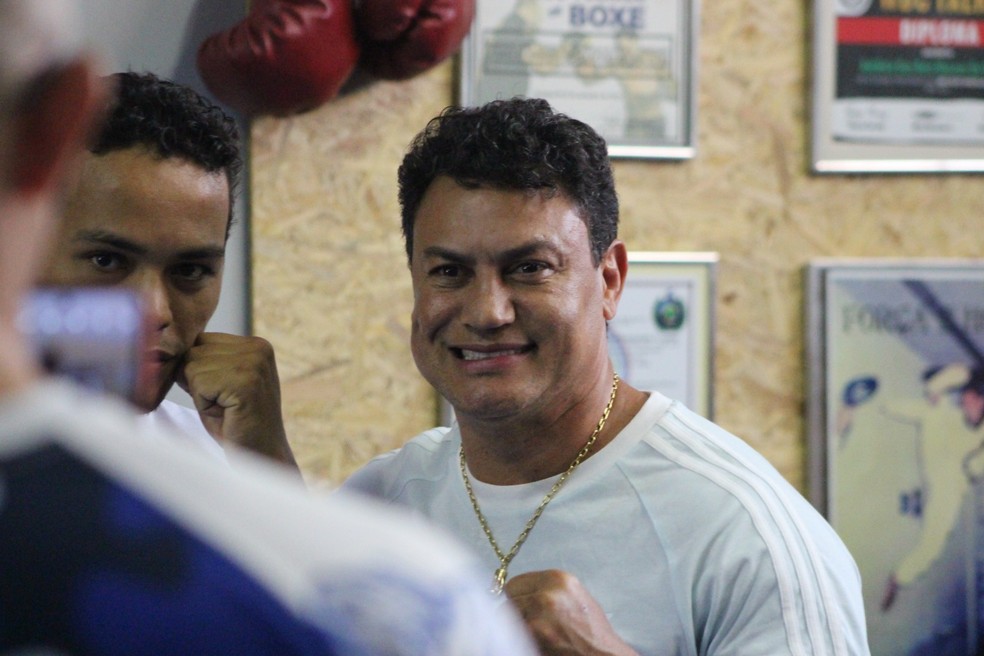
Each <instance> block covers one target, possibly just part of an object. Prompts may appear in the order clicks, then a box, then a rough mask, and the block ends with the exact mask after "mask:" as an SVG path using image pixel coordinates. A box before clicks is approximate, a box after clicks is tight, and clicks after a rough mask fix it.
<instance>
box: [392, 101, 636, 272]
mask: <svg viewBox="0 0 984 656" xmlns="http://www.w3.org/2000/svg"><path fill="white" fill-rule="evenodd" d="M442 175H445V176H448V177H450V178H452V179H453V180H454V181H455V182H457V183H458V184H460V185H462V186H465V187H469V188H475V187H481V186H487V187H492V188H495V189H515V190H525V191H537V192H545V193H548V194H557V193H562V194H563V195H565V196H566V197H567V198H568V199H570V200H571V201H572V202H573V203H574V205H575V207H577V209H578V211H579V213H580V215H581V219H582V220H583V221H584V222H585V225H587V227H588V235H589V238H590V240H591V253H592V256H593V258H594V262H595V263H596V264H597V263H599V262H600V261H601V257H602V256H603V255H604V253H605V251H606V250H607V249H608V247H609V246H610V245H611V243H612V241H614V239H615V237H616V236H617V234H618V196H617V194H616V193H615V181H614V177H613V175H612V169H611V162H610V161H609V159H608V148H607V145H606V144H605V140H604V139H603V138H602V137H601V136H600V135H599V134H598V133H597V132H595V131H594V129H592V128H591V127H590V126H588V125H586V124H585V123H582V122H581V121H578V120H577V119H574V118H571V117H569V116H567V115H565V114H561V113H556V112H554V110H553V108H552V107H551V106H550V104H549V103H548V102H547V101H546V100H542V99H538V98H521V97H516V98H512V99H510V100H493V101H492V102H489V103H487V104H485V105H483V106H481V107H466V108H462V107H448V108H447V109H445V110H444V111H443V112H441V114H440V115H439V116H437V117H435V118H433V119H431V121H430V122H429V123H428V124H427V126H426V127H425V128H424V129H423V130H422V131H421V132H420V133H419V134H418V135H417V136H416V137H414V139H413V141H412V142H411V144H410V149H409V151H408V152H407V154H406V156H405V157H404V158H403V163H402V164H401V165H400V169H399V173H398V180H399V185H400V206H401V210H402V220H403V237H404V240H405V241H406V249H407V258H408V260H412V258H413V224H414V219H415V218H416V214H417V210H418V209H419V207H420V202H421V200H422V199H423V197H424V194H425V193H426V192H427V188H428V187H429V186H430V184H431V182H433V181H434V179H435V178H436V177H438V176H442Z"/></svg>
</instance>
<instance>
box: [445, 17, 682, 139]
mask: <svg viewBox="0 0 984 656" xmlns="http://www.w3.org/2000/svg"><path fill="white" fill-rule="evenodd" d="M697 29H698V19H697V2H696V0H607V1H606V2H604V3H601V2H594V3H585V2H574V1H571V0H496V1H495V2H479V3H476V7H475V19H474V21H473V23H472V26H471V31H470V32H469V34H468V37H467V38H466V39H465V42H464V44H463V45H462V50H461V71H460V80H459V82H460V84H459V102H460V104H461V105H465V106H468V105H480V104H482V103H485V102H487V101H489V100H494V99H496V98H511V97H513V96H528V97H540V98H545V99H547V100H548V101H550V104H551V105H552V106H553V107H554V109H556V110H558V111H560V112H563V113H565V114H568V115H570V116H573V117H575V118H578V119H580V120H582V121H584V122H585V123H587V124H589V125H591V126H592V127H593V128H594V129H595V130H597V131H598V133H599V134H601V135H602V136H603V137H604V138H605V140H606V141H607V142H608V150H609V154H610V156H612V157H638V158H666V159H687V158H690V157H693V155H694V151H695V146H694V143H695V135H696V127H695V104H696V102H695V98H696V61H697V59H696V52H695V50H696V45H695V44H696V42H697Z"/></svg>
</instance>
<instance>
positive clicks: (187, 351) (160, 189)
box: [42, 72, 297, 468]
mask: <svg viewBox="0 0 984 656" xmlns="http://www.w3.org/2000/svg"><path fill="white" fill-rule="evenodd" d="M107 82H108V86H109V87H110V88H111V89H112V95H111V96H110V100H109V103H108V104H109V107H108V109H107V110H106V111H105V113H104V115H105V118H104V120H103V121H102V123H101V124H100V127H99V129H98V131H97V133H96V134H95V136H94V138H93V139H92V140H91V141H90V143H89V145H88V149H87V152H86V153H85V155H84V156H83V158H82V162H81V171H80V174H79V176H78V181H77V183H76V184H74V185H73V186H72V187H71V188H70V189H69V194H68V202H67V204H66V206H65V211H64V216H63V218H62V221H61V223H60V224H59V229H58V233H57V235H56V237H55V240H54V247H53V248H52V249H51V252H50V254H49V256H48V257H47V258H46V260H47V265H46V267H45V270H44V272H43V273H42V281H43V283H44V284H46V285H59V286H60V285H68V286H98V287H119V288H127V289H131V290H133V291H135V292H137V293H139V294H140V296H141V297H142V298H143V299H144V300H145V303H146V311H147V313H148V315H149V319H150V321H151V324H152V326H151V327H152V329H153V335H152V340H151V342H152V343H151V348H150V358H151V359H152V362H150V363H149V365H150V366H151V367H152V368H153V379H154V383H153V385H151V386H148V387H147V389H146V393H144V394H143V395H142V396H141V397H139V398H137V399H136V402H137V404H138V405H139V406H140V407H141V409H142V410H144V411H145V413H146V414H145V415H144V419H143V420H142V421H143V422H144V423H145V424H148V425H155V426H161V427H164V428H166V429H167V430H168V431H169V432H172V433H175V434H180V435H186V436H188V437H190V438H191V439H192V440H194V441H195V442H197V443H198V444H199V446H201V447H203V448H204V449H205V450H207V451H209V452H211V453H212V454H213V455H215V456H216V457H218V458H222V457H223V455H222V447H221V446H220V445H222V444H227V443H234V444H238V445H240V446H245V447H246V448H249V449H251V450H253V451H256V452H258V453H261V454H263V455H267V456H270V457H271V458H273V459H274V460H277V461H280V462H283V463H285V464H287V465H289V466H291V467H293V468H296V467H297V465H296V463H295V460H294V455H293V452H292V451H291V448H290V444H289V443H288V441H287V435H286V432H285V430H284V423H283V415H282V413H281V407H280V381H279V377H278V375H277V365H276V361H275V358H274V352H273V348H272V347H271V346H270V343H269V342H267V341H266V340H264V339H262V338H260V337H256V336H241V335H232V334H225V333H216V332H206V331H205V327H206V324H207V323H208V321H209V320H210V319H211V318H212V315H213V314H214V313H215V309H216V307H217V305H218V302H219V293H220V291H221V287H222V273H223V264H224V261H225V250H226V244H227V241H228V237H229V232H230V230H231V228H232V225H233V197H234V192H235V189H236V186H237V185H238V182H239V176H240V173H241V171H242V167H243V162H242V156H241V154H240V143H239V131H238V129H237V127H236V124H235V122H234V121H233V119H232V118H231V117H230V116H229V115H227V114H226V113H225V112H224V111H222V109H221V108H220V107H218V106H217V105H215V104H213V103H212V102H210V101H209V100H208V99H206V98H205V97H203V96H201V95H200V94H198V93H197V92H196V91H194V90H193V89H191V88H189V87H187V86H184V85H181V84H177V83H175V82H171V81H169V80H165V79H161V78H159V77H157V76H156V75H154V74H152V73H133V72H126V73H117V74H114V75H112V76H109V77H108V79H107ZM175 382H177V383H178V385H180V386H181V387H182V388H183V389H184V390H185V391H186V392H188V394H189V396H190V397H191V399H192V401H193V402H194V405H195V408H194V409H192V408H188V407H185V406H183V405H181V404H179V403H175V402H174V401H171V400H169V399H167V398H165V397H166V395H167V393H168V391H170V389H171V387H172V386H173V385H174V384H175ZM175 429H180V433H178V432H177V431H175Z"/></svg>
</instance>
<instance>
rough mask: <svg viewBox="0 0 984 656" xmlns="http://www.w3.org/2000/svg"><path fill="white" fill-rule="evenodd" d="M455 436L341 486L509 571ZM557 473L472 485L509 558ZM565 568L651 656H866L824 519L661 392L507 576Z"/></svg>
mask: <svg viewBox="0 0 984 656" xmlns="http://www.w3.org/2000/svg"><path fill="white" fill-rule="evenodd" d="M460 445H461V434H460V432H459V431H458V428H457V427H456V426H455V427H452V428H451V429H448V428H439V429H432V430H430V431H427V432H425V433H422V434H421V435H418V436H417V437H415V438H414V439H413V440H411V441H410V442H409V443H407V444H406V445H405V446H404V447H403V448H402V449H399V450H398V451H394V452H392V453H389V454H385V455H382V456H379V457H378V458H376V459H374V460H372V461H371V462H370V463H368V464H367V465H366V466H365V467H364V468H363V469H361V470H360V471H358V472H356V473H355V474H354V475H353V476H352V477H351V478H350V479H349V480H348V481H346V483H345V484H344V485H343V489H348V490H359V491H362V492H367V493H369V494H371V495H374V496H376V497H379V498H382V499H385V500H389V501H391V502H393V503H395V504H400V505H404V506H408V507H410V508H413V509H416V510H417V511H419V513H420V514H422V515H424V516H425V517H427V518H429V519H431V520H433V521H436V522H437V523H439V524H441V525H442V526H445V527H447V528H448V529H449V530H450V531H451V532H452V533H454V534H455V535H457V536H458V538H459V539H461V540H462V541H464V542H465V544H466V545H470V547H471V549H472V551H473V552H474V553H475V554H476V555H477V556H478V557H479V558H480V560H481V561H482V562H483V563H484V567H485V572H486V576H487V577H488V579H489V581H491V579H492V573H493V571H494V570H495V569H496V568H497V567H498V566H499V561H498V559H497V558H496V557H495V555H494V553H493V551H492V548H491V546H490V545H489V542H488V539H487V537H486V536H485V534H484V532H483V531H482V528H481V526H480V524H479V522H478V520H477V519H476V516H475V513H474V510H473V508H472V506H471V503H470V501H469V499H468V496H467V494H466V491H465V488H464V484H463V482H462V480H461V472H460V468H459V463H458V451H459V448H460ZM555 480H556V478H551V479H547V480H543V481H537V482H534V483H530V484H526V485H511V486H496V485H489V484H484V483H482V482H480V481H477V480H475V479H474V478H472V479H471V484H472V487H473V488H474V491H475V495H476V497H477V498H478V501H479V503H480V505H481V510H482V512H483V513H484V515H485V517H486V519H487V520H488V523H489V525H490V527H491V529H492V533H493V535H494V536H495V538H496V541H497V542H498V544H499V547H500V549H502V550H503V551H508V550H509V548H510V547H511V546H512V544H513V542H514V541H515V540H516V538H517V536H518V535H519V534H520V532H521V531H522V530H523V527H524V525H525V523H526V522H527V520H528V519H529V518H530V516H531V515H532V514H533V512H534V510H535V509H536V508H537V506H538V505H539V503H540V501H541V499H543V497H544V495H545V494H546V493H547V492H548V491H549V490H550V488H551V486H552V485H553V483H554V481H555ZM544 569H562V570H566V571H568V572H570V573H572V574H574V575H575V576H577V577H578V579H579V580H580V581H581V582H582V584H584V586H585V588H586V589H587V590H588V592H590V593H591V594H592V595H593V596H594V597H595V599H597V600H598V602H599V604H600V605H601V607H602V608H603V609H605V611H606V613H607V615H608V617H609V620H610V621H611V623H612V625H613V627H614V628H615V630H616V632H617V633H618V634H619V635H620V636H621V637H622V639H623V640H625V641H626V642H628V643H629V644H630V645H631V646H632V647H634V648H635V649H636V650H637V651H638V652H639V653H640V654H643V655H656V654H659V655H661V656H663V655H688V656H691V655H695V654H702V655H705V656H722V655H729V656H754V655H762V656H782V655H784V654H795V655H800V656H823V655H825V654H850V655H855V654H868V653H869V652H868V645H867V635H866V628H865V619H864V608H863V605H862V600H861V581H860V576H859V574H858V570H857V567H856V565H855V563H854V560H853V559H852V557H851V555H850V554H849V553H848V552H847V549H846V548H845V547H844V544H843V543H842V542H841V540H840V539H839V538H838V536H837V535H836V534H835V533H834V531H833V529H832V528H831V527H830V525H829V524H828V523H827V522H826V521H825V520H824V519H823V517H821V516H820V515H819V514H818V513H817V512H816V511H815V510H814V509H813V507H812V506H811V505H810V504H809V503H808V502H807V501H806V500H805V499H804V498H803V497H802V495H800V494H799V493H798V492H797V491H796V490H795V489H794V488H793V487H792V486H790V485H789V484H788V483H787V482H786V481H785V479H783V477H782V476H781V475H780V474H779V472H778V471H776V470H775V468H774V467H772V466H771V465H770V464H769V463H768V462H767V461H766V460H765V459H764V458H763V457H762V456H761V455H760V454H758V453H757V452H755V451H754V450H753V449H752V448H751V447H749V446H748V445H747V444H745V443H744V442H742V441H741V440H740V439H738V438H737V437H735V436H734V435H731V434H730V433H728V432H727V431H725V430H724V429H722V428H720V427H719V426H717V425H715V424H713V423H711V422H710V421H708V420H706V419H704V418H702V417H700V416H698V415H697V414H695V413H693V412H691V411H690V410H688V409H687V408H685V407H684V406H682V405H681V404H679V403H675V402H671V401H670V400H669V399H667V398H666V397H664V396H662V395H660V394H658V393H652V394H651V395H650V398H649V400H648V401H647V402H646V404H645V405H644V406H643V408H642V409H641V410H640V412H639V413H638V414H637V415H636V416H635V417H634V418H633V419H632V421H631V422H630V423H629V424H628V425H627V426H626V427H625V428H624V429H623V430H622V431H621V432H620V433H619V434H618V435H617V436H616V437H615V439H614V440H613V441H612V442H610V443H609V444H608V445H607V446H605V448H603V449H602V450H601V451H599V452H598V453H596V454H595V455H593V456H591V457H590V458H588V459H587V460H585V461H584V462H583V463H582V464H581V466H580V467H579V468H578V469H577V470H576V471H575V472H574V473H573V474H572V475H571V477H570V478H569V479H568V481H567V483H566V485H565V486H564V487H563V488H562V489H561V490H560V492H559V493H558V494H557V496H556V497H555V498H554V499H553V501H551V502H550V504H549V505H548V506H547V507H546V509H545V510H544V512H543V514H542V516H541V517H540V520H539V521H538V523H537V524H536V525H535V526H534V528H533V530H532V532H531V533H530V534H529V537H528V539H527V540H526V542H525V544H523V546H522V547H521V549H520V550H519V552H518V554H517V555H516V557H515V559H514V560H513V561H512V564H511V566H510V567H509V574H510V575H511V576H515V575H516V574H520V573H523V572H529V571H537V570H544Z"/></svg>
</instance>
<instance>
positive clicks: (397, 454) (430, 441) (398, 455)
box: [342, 427, 461, 499]
mask: <svg viewBox="0 0 984 656" xmlns="http://www.w3.org/2000/svg"><path fill="white" fill-rule="evenodd" d="M460 443H461V437H460V433H458V430H457V428H447V427H438V428H432V429H430V430H427V431H424V432H423V433H420V434H418V435H416V436H415V437H413V438H412V439H411V440H409V441H408V442H407V443H406V444H404V445H403V446H401V447H400V448H398V449H394V450H393V451H389V452H387V453H383V454H380V455H378V456H376V457H375V458H373V459H372V460H370V461H369V462H367V463H366V464H365V465H363V466H362V467H361V468H360V469H359V470H358V471H356V472H355V473H354V474H352V476H351V477H349V479H348V480H346V481H345V483H344V484H343V486H342V487H343V489H346V490H351V491H358V492H361V493H364V494H369V495H371V496H374V497H379V498H383V499H393V498H395V497H396V496H397V495H398V494H399V491H400V490H401V489H402V488H403V487H404V486H405V484H406V483H407V481H410V480H431V481H434V480H440V479H442V478H443V477H444V476H445V474H446V472H447V468H448V463H449V462H450V460H451V459H452V458H453V457H455V456H456V455H457V452H458V445H459V444H460Z"/></svg>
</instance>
